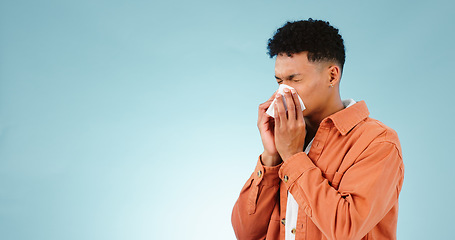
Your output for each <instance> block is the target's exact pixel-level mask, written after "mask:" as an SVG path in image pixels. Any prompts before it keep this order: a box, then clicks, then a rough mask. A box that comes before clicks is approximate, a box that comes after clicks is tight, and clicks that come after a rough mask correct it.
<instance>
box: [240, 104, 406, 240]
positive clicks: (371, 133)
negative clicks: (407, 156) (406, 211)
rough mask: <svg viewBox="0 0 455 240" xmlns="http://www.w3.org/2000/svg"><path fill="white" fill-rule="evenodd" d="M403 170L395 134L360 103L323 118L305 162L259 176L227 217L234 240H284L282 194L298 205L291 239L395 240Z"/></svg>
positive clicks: (300, 157) (299, 157)
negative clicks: (290, 196) (292, 198)
mask: <svg viewBox="0 0 455 240" xmlns="http://www.w3.org/2000/svg"><path fill="white" fill-rule="evenodd" d="M403 178H404V165H403V160H402V154H401V146H400V142H399V140H398V136H397V133H396V132H395V131H394V130H393V129H391V128H389V127H387V126H386V125H384V124H383V123H381V122H379V121H378V120H375V119H372V118H370V117H369V112H368V108H367V106H366V104H365V102H364V101H359V102H357V103H355V104H354V105H352V106H351V107H349V108H345V109H343V110H341V111H338V112H336V113H334V114H332V115H330V116H328V117H326V118H325V119H324V120H322V122H321V123H320V126H319V128H318V130H317V132H316V135H315V137H314V140H313V145H312V147H311V149H310V152H309V153H308V155H307V154H306V153H304V152H301V153H297V154H295V155H293V156H292V157H290V158H289V159H288V160H286V162H284V163H281V164H280V165H278V166H274V167H267V166H264V165H262V162H261V158H260V156H259V159H258V163H257V165H256V169H255V171H254V172H253V174H252V175H251V177H250V178H249V179H248V181H247V182H246V184H245V186H244V187H243V189H242V190H241V192H240V196H239V198H238V200H237V202H236V203H235V205H234V209H233V211H232V225H233V227H234V231H235V234H236V236H237V238H238V239H241V240H245V239H255V240H257V239H264V238H266V239H267V240H274V239H284V236H285V232H284V231H285V227H284V224H286V219H285V216H286V203H287V192H288V191H289V192H290V193H291V194H292V195H293V196H294V198H295V200H296V201H297V203H298V204H299V212H298V218H297V227H296V229H295V230H293V231H292V232H293V233H292V234H295V239H296V240H301V239H305V240H313V239H343V240H345V239H387V240H390V239H396V227H397V219H398V195H399V193H400V191H401V187H402V184H403Z"/></svg>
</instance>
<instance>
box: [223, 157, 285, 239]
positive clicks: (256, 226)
mask: <svg viewBox="0 0 455 240" xmlns="http://www.w3.org/2000/svg"><path fill="white" fill-rule="evenodd" d="M281 165H282V164H279V165H277V166H274V167H267V166H264V165H262V162H261V156H259V159H258V162H257V165H256V169H255V171H254V172H253V174H251V177H250V178H249V179H248V181H247V182H246V184H245V185H244V187H243V188H242V190H241V192H240V196H239V198H238V199H237V202H236V203H235V205H234V209H233V210H232V217H231V220H232V226H233V228H234V232H235V235H236V237H237V239H241V240H243V239H255V240H257V239H264V238H265V237H266V236H267V232H268V228H269V223H270V221H271V217H272V213H275V214H279V213H278V203H279V202H278V190H279V184H280V182H281V180H280V178H279V177H278V171H279V169H280V167H281ZM269 234H270V233H269Z"/></svg>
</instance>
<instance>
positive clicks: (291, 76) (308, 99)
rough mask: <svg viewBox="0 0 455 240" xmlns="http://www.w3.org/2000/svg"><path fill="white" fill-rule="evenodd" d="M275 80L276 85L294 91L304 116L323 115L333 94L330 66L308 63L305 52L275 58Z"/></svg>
mask: <svg viewBox="0 0 455 240" xmlns="http://www.w3.org/2000/svg"><path fill="white" fill-rule="evenodd" d="M275 78H276V80H277V82H278V84H282V83H284V84H286V85H289V86H291V87H293V88H295V89H296V91H297V93H298V94H299V96H300V98H302V101H303V103H304V104H305V107H306V109H305V110H304V111H303V115H304V116H312V115H313V114H318V113H323V112H324V109H325V108H326V106H327V103H328V102H329V100H330V97H331V95H332V94H333V88H331V87H330V83H331V79H332V84H334V81H333V75H331V65H330V64H329V63H325V62H309V61H308V57H307V52H300V53H295V54H292V56H291V57H288V56H287V54H280V55H278V56H277V57H276V62H275ZM335 82H336V81H335Z"/></svg>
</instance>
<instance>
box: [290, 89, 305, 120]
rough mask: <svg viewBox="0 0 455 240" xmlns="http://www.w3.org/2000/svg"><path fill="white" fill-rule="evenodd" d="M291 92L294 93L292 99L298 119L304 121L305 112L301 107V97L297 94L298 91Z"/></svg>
mask: <svg viewBox="0 0 455 240" xmlns="http://www.w3.org/2000/svg"><path fill="white" fill-rule="evenodd" d="M291 92H292V98H293V99H294V103H295V108H296V119H297V120H303V110H302V105H300V100H299V95H298V94H297V91H295V90H294V89H293V90H291Z"/></svg>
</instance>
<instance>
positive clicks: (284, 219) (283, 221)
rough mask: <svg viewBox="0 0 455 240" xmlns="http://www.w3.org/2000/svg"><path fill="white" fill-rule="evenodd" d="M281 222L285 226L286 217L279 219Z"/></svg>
mask: <svg viewBox="0 0 455 240" xmlns="http://www.w3.org/2000/svg"><path fill="white" fill-rule="evenodd" d="M281 224H283V225H285V226H286V218H283V219H281Z"/></svg>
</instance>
